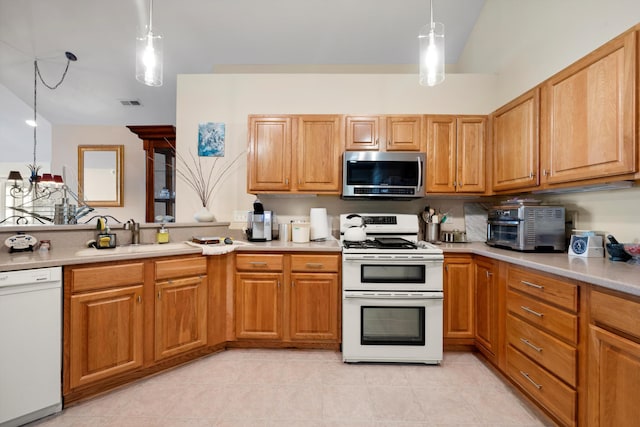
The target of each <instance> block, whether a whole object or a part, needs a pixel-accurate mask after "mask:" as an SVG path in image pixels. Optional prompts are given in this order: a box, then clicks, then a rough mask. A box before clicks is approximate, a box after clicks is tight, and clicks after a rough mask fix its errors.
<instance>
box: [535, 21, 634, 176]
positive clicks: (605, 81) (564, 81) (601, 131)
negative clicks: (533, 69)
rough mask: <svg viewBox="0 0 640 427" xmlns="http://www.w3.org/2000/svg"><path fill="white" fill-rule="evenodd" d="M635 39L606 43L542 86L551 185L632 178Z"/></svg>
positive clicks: (547, 171)
mask: <svg viewBox="0 0 640 427" xmlns="http://www.w3.org/2000/svg"><path fill="white" fill-rule="evenodd" d="M635 61H636V33H635V32H632V33H628V34H626V35H623V36H621V37H618V38H617V39H614V40H613V41H611V42H609V43H607V44H606V45H604V46H603V47H601V48H600V49H598V50H596V51H594V52H593V53H592V54H590V55H588V56H587V57H585V58H583V59H582V60H580V61H578V62H576V63H575V64H573V65H572V66H570V67H568V68H567V69H565V70H564V71H562V72H560V73H558V74H557V75H555V76H554V77H552V78H550V79H549V80H548V81H547V82H546V84H545V86H544V92H543V97H544V102H543V107H544V110H543V111H544V114H543V119H544V121H543V128H542V130H543V148H544V149H545V150H544V164H545V166H544V173H545V177H546V178H545V179H546V182H547V183H549V184H553V183H562V182H570V181H577V180H582V179H589V178H598V177H606V176H613V175H620V174H625V173H632V172H634V171H635V166H636V164H635V150H634V123H635V120H634V117H633V113H634V104H633V103H634V80H633V79H634V76H635V71H634V70H635V67H636V62H635Z"/></svg>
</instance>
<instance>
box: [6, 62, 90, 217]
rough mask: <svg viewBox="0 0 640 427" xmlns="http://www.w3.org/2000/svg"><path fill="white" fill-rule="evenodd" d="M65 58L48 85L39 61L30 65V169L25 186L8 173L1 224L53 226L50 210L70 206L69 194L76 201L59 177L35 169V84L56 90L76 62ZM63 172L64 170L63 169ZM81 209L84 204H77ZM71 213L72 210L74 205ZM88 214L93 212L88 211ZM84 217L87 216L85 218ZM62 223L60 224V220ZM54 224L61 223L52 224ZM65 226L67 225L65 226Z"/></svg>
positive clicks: (19, 177)
mask: <svg viewBox="0 0 640 427" xmlns="http://www.w3.org/2000/svg"><path fill="white" fill-rule="evenodd" d="M64 55H65V57H66V58H67V65H66V67H65V69H64V72H63V73H62V77H60V80H59V81H58V82H57V83H56V84H49V83H47V82H46V81H45V80H44V78H43V77H42V74H41V73H40V67H39V65H38V60H37V59H35V60H34V61H33V119H29V120H27V124H29V126H33V163H30V164H28V165H27V168H28V169H29V179H28V183H25V182H24V181H23V178H22V174H21V173H20V171H10V172H9V176H8V177H7V181H13V184H10V188H9V192H8V194H9V195H10V196H11V197H12V198H13V203H11V204H9V203H7V205H6V208H7V212H6V215H5V219H3V220H1V221H0V224H2V223H4V222H6V221H12V222H14V223H15V224H29V223H31V222H32V221H33V222H34V223H35V222H39V223H41V224H45V223H47V222H54V221H55V219H54V216H53V215H51V214H52V210H53V209H54V208H57V206H62V205H63V204H64V205H67V206H68V205H69V202H68V199H67V193H70V194H71V195H72V196H73V197H74V198H75V199H76V200H78V198H77V196H76V195H75V193H73V192H72V191H71V190H70V189H69V188H68V187H67V185H66V184H65V183H64V179H63V178H62V176H61V175H54V174H51V173H43V174H42V175H40V170H41V169H42V167H41V166H40V165H38V161H37V157H36V154H37V149H38V123H37V121H38V81H40V82H41V83H42V84H43V85H44V86H45V87H46V88H47V89H50V90H55V89H57V88H58V87H59V86H60V85H61V84H62V82H63V81H64V79H65V77H66V76H67V72H68V71H69V65H70V64H71V62H75V61H77V60H78V58H77V57H76V56H75V55H74V54H73V53H71V52H65V53H64ZM63 169H64V168H63ZM58 202H62V203H58ZM78 202H79V203H80V204H81V205H82V206H84V205H85V203H84V202H82V201H78ZM73 206H74V209H75V205H73ZM91 210H93V209H92V208H91ZM85 215H86V214H85ZM80 217H81V216H80V215H78V214H77V213H76V215H75V216H73V217H69V218H67V219H65V221H77V219H78V218H80ZM61 221H62V220H61ZM55 223H56V224H58V223H62V222H55ZM64 223H65V224H66V223H68V222H64Z"/></svg>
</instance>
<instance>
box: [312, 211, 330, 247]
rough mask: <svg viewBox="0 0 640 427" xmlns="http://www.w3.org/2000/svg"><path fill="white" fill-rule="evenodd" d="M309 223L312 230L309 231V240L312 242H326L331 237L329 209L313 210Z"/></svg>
mask: <svg viewBox="0 0 640 427" xmlns="http://www.w3.org/2000/svg"><path fill="white" fill-rule="evenodd" d="M309 221H310V223H311V229H310V230H309V238H310V239H311V240H324V239H326V238H327V237H329V223H328V220H327V209H325V208H311V211H310V212H309Z"/></svg>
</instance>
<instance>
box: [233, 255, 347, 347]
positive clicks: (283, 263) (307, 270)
mask: <svg viewBox="0 0 640 427" xmlns="http://www.w3.org/2000/svg"><path fill="white" fill-rule="evenodd" d="M340 260H341V258H340V254H296V255H293V254H292V255H289V254H249V253H242V254H237V255H236V278H235V288H234V293H235V295H234V308H235V313H234V318H235V334H236V339H237V340H238V341H240V342H242V341H247V342H250V341H253V340H256V341H260V342H270V343H271V344H285V343H289V344H290V345H294V344H291V343H294V342H298V343H306V344H313V343H321V344H333V345H336V346H337V344H339V342H340V329H339V325H340V313H341V310H340V309H341V294H340Z"/></svg>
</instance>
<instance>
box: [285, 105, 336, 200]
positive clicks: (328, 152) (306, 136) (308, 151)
mask: <svg viewBox="0 0 640 427" xmlns="http://www.w3.org/2000/svg"><path fill="white" fill-rule="evenodd" d="M342 123H343V121H342V117H341V116H327V115H320V116H300V117H298V120H297V126H296V138H295V153H296V156H295V159H294V161H293V164H294V165H295V171H296V174H295V175H296V182H295V188H297V190H298V191H301V192H302V191H304V192H307V191H308V192H314V193H324V194H339V193H340V191H341V189H342V173H341V172H342V167H341V165H342V163H341V156H342V135H343V132H344V131H343V127H342Z"/></svg>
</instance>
